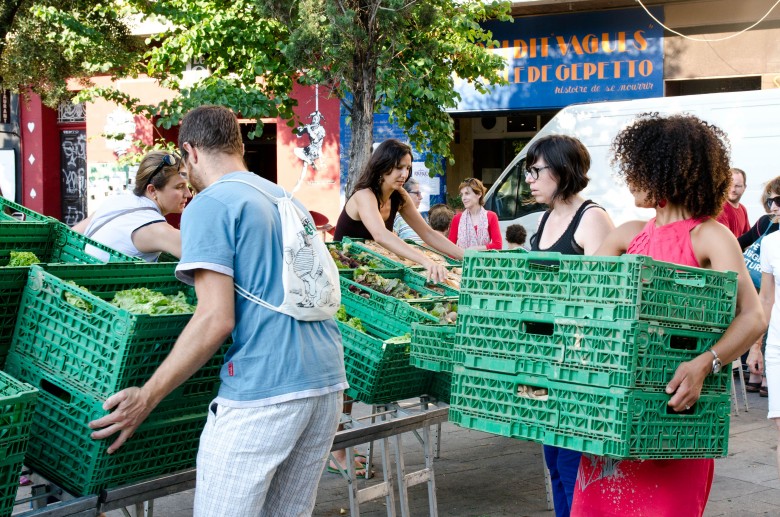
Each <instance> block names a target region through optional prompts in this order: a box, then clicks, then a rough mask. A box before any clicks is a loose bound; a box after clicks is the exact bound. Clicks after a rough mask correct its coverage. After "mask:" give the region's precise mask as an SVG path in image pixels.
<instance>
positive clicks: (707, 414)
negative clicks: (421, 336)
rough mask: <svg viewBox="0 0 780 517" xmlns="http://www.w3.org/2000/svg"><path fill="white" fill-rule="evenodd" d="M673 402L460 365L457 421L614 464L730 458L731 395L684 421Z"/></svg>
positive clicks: (454, 407) (714, 398)
mask: <svg viewBox="0 0 780 517" xmlns="http://www.w3.org/2000/svg"><path fill="white" fill-rule="evenodd" d="M521 390H522V392H523V393H529V392H535V393H537V398H530V397H528V396H523V395H521V394H520V393H521ZM544 390H546V392H545V391H544ZM669 398H670V396H669V395H667V394H665V393H664V392H662V391H656V392H646V391H642V390H636V389H621V388H593V387H590V386H583V385H579V384H570V383H564V382H556V381H550V380H548V379H546V378H544V377H541V376H533V375H522V374H519V375H507V374H500V373H494V372H485V371H480V370H470V369H467V368H465V367H463V366H460V365H456V366H455V368H454V371H453V382H452V395H451V399H450V420H452V421H453V422H455V423H457V424H458V425H461V426H463V427H468V428H471V429H477V430H480V431H485V432H489V433H493V434H499V435H502V436H508V437H512V438H520V439H525V440H531V441H536V442H539V443H543V444H546V445H556V446H561V447H566V448H569V449H573V450H579V451H581V452H586V453H590V454H596V455H600V456H610V457H614V458H636V459H680V458H715V457H720V456H723V455H725V454H726V452H727V451H728V431H729V413H730V411H731V405H730V404H731V401H730V395H729V394H728V393H724V394H719V395H703V396H702V397H701V398H700V399H699V401H698V402H697V403H696V404H694V406H693V407H692V408H691V410H690V411H687V412H685V413H674V412H672V411H671V410H670V409H669V408H668V406H667V402H668V401H669Z"/></svg>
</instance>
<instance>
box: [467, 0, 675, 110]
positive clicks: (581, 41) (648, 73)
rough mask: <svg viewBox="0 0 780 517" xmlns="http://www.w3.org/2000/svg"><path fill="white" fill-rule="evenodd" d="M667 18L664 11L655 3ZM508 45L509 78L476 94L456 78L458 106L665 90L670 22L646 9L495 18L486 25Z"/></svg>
mask: <svg viewBox="0 0 780 517" xmlns="http://www.w3.org/2000/svg"><path fill="white" fill-rule="evenodd" d="M650 11H651V12H652V13H653V16H655V17H656V18H658V19H659V20H662V21H663V9H662V8H651V9H650ZM482 25H483V27H484V28H485V29H488V30H490V31H491V32H492V33H493V38H494V39H495V40H496V41H498V42H499V43H500V44H501V47H500V48H494V49H492V51H493V52H494V53H496V54H498V55H500V56H502V57H503V58H504V60H505V62H506V67H505V68H504V78H505V79H506V80H507V82H508V84H507V85H504V86H493V87H491V88H490V93H488V94H486V95H483V94H480V93H477V92H476V90H475V89H474V87H473V85H472V84H469V83H467V82H465V81H460V80H456V83H455V90H456V91H457V92H458V93H460V95H461V101H460V103H459V105H458V107H457V108H455V109H454V110H452V111H454V112H469V111H495V110H521V109H522V110H528V109H545V108H561V107H563V106H568V105H570V104H574V103H581V102H599V101H607V100H628V99H639V98H647V97H662V96H663V75H664V70H663V68H664V67H663V58H664V50H663V43H664V39H663V27H661V26H660V25H658V24H657V23H656V22H655V21H654V20H653V19H652V18H650V17H649V16H648V15H647V13H646V12H645V11H644V10H643V9H640V8H630V9H615V10H607V11H600V12H585V13H576V14H562V15H549V16H526V17H522V18H516V19H515V20H514V23H510V22H501V21H496V20H491V21H487V22H485V23H483V24H482Z"/></svg>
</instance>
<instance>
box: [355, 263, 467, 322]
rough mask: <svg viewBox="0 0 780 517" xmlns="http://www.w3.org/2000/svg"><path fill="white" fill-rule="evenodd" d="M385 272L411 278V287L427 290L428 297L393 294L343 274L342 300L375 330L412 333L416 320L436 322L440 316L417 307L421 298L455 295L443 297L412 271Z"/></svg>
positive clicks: (408, 279) (432, 299)
mask: <svg viewBox="0 0 780 517" xmlns="http://www.w3.org/2000/svg"><path fill="white" fill-rule="evenodd" d="M382 276H384V277H385V278H398V279H402V280H403V281H405V282H408V283H409V285H410V287H412V288H413V289H415V290H417V291H419V292H421V294H424V295H425V298H419V299H415V300H401V299H398V298H393V297H392V296H389V295H386V294H383V293H380V292H378V291H375V290H373V289H371V288H369V287H366V286H363V285H360V284H358V283H357V282H354V281H353V280H351V279H349V278H346V277H344V276H341V277H340V281H341V303H342V304H344V306H345V307H346V308H347V312H349V313H350V314H351V315H353V316H355V317H358V318H360V319H361V320H363V325H364V326H365V327H366V328H368V329H370V330H371V331H372V332H375V333H376V332H379V333H382V334H385V335H390V336H400V335H403V334H408V333H411V331H412V327H411V324H412V323H413V322H415V321H430V322H431V323H436V322H438V321H439V318H437V317H436V316H433V315H431V314H428V313H426V312H425V311H422V310H420V309H418V308H416V306H415V304H416V303H417V302H420V303H422V302H433V301H437V300H442V299H453V297H449V298H446V297H442V296H440V295H439V293H437V292H435V291H428V290H427V289H425V288H424V287H419V286H418V285H413V284H412V283H413V282H414V283H419V282H420V278H421V277H420V275H415V274H414V273H413V272H411V271H397V272H394V273H386V274H383V275H382ZM423 280H424V278H423ZM411 302H414V303H411Z"/></svg>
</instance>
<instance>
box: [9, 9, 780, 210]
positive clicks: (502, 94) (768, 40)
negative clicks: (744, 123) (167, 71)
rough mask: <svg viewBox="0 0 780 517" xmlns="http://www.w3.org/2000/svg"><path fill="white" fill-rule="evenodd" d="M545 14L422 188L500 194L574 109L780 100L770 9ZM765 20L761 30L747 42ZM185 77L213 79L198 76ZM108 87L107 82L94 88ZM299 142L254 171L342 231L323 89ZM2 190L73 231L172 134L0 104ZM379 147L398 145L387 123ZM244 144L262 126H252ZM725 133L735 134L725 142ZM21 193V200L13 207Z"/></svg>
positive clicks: (504, 35)
mask: <svg viewBox="0 0 780 517" xmlns="http://www.w3.org/2000/svg"><path fill="white" fill-rule="evenodd" d="M642 4H643V5H644V6H645V7H646V8H647V9H645V8H644V7H643V6H637V3H636V2H635V1H630V0H573V1H560V0H536V1H533V2H527V1H516V2H514V3H513V15H514V17H515V21H514V23H498V22H487V23H486V26H488V27H489V28H490V29H491V30H492V31H493V33H494V36H495V38H496V39H497V40H499V41H500V42H501V47H500V48H499V49H496V50H495V51H496V52H498V53H500V54H501V55H502V56H503V57H504V59H505V60H506V62H507V67H506V69H505V72H504V75H505V78H506V80H507V85H505V86H501V87H497V88H495V89H494V90H493V91H492V92H491V94H489V95H484V96H480V95H474V94H473V92H470V91H469V90H468V87H467V85H458V91H459V93H460V94H461V96H462V101H461V103H460V105H459V107H458V108H457V110H454V111H453V112H452V113H451V116H452V117H453V119H454V122H455V127H456V132H455V138H454V141H453V144H452V150H453V154H454V157H455V163H454V165H452V166H448V167H447V170H446V173H445V174H444V176H442V177H437V178H428V176H427V171H426V170H425V169H424V167H423V166H422V159H421V158H420V157H416V165H417V166H416V167H415V175H416V176H417V177H418V178H419V179H421V180H422V183H423V188H424V191H425V192H426V194H429V196H430V197H428V198H426V199H425V200H424V206H425V205H427V204H429V203H432V202H439V201H443V200H446V199H448V198H449V199H450V200H452V199H453V198H454V197H456V196H457V186H458V184H459V183H460V181H461V180H462V179H463V178H466V177H476V178H480V179H482V181H483V182H484V183H485V184H486V185H487V186H490V185H491V184H492V182H493V181H495V179H496V178H497V177H498V175H499V174H500V173H501V171H502V170H503V169H504V167H505V166H506V164H508V163H509V161H510V160H511V158H512V157H513V156H514V155H515V154H516V153H517V152H518V150H519V149H521V148H522V146H523V145H524V144H525V143H526V142H527V141H528V140H530V138H531V137H533V135H534V134H535V133H536V132H537V131H538V130H539V129H540V128H541V127H542V126H543V125H544V124H545V122H546V121H548V120H549V119H550V118H552V117H553V116H554V115H555V113H557V112H558V111H559V110H560V109H561V108H563V107H565V106H567V105H569V104H572V103H575V102H594V101H605V100H625V99H632V98H641V97H651V96H671V95H689V94H697V93H708V92H721V91H737V90H751V89H768V88H780V45H778V41H780V10H778V9H775V10H774V11H771V12H769V14H768V15H766V14H767V12H768V11H769V10H770V8H771V7H772V4H774V1H772V0H742V1H740V2H734V1H733V0H666V1H664V0H646V1H644V2H642ZM765 15H766V17H765V18H764V19H763V20H762V21H761V22H760V23H759V24H757V25H756V26H755V27H753V28H751V29H750V30H748V31H746V32H743V33H739V32H740V31H742V30H743V29H745V28H747V27H749V26H751V25H753V24H754V23H755V22H756V21H758V20H759V19H761V18H762V17H763V16H765ZM188 73H192V74H199V73H204V72H203V70H202V69H200V68H199V67H198V65H197V64H193V65H192V66H191V70H190V71H189V72H188ZM95 79H96V82H97V83H98V84H99V85H106V84H108V82H109V79H108V78H95ZM114 85H115V86H116V87H118V88H119V89H120V90H121V91H124V92H126V93H129V94H131V95H132V96H134V97H138V98H140V99H141V101H142V102H159V101H160V100H163V99H165V98H168V97H169V96H171V95H173V93H172V92H170V91H165V90H163V89H162V88H160V87H159V86H158V85H157V84H156V83H155V82H154V81H152V80H151V79H147V78H143V77H142V78H138V79H132V80H130V79H128V80H122V81H118V82H117V83H115V84H114ZM294 96H295V97H296V98H297V99H298V101H299V106H298V108H297V110H298V111H297V115H298V117H299V119H300V120H301V121H302V122H303V124H305V126H303V127H300V128H298V129H296V130H293V129H292V128H290V127H288V126H287V125H286V121H284V120H276V119H269V120H264V121H263V122H264V130H263V134H262V136H261V137H259V138H255V139H249V138H248V137H245V146H246V160H247V163H248V166H249V169H250V170H252V171H254V172H256V173H257V174H259V175H261V176H264V177H266V178H268V179H269V180H271V181H275V182H277V183H279V184H280V185H282V186H284V187H286V188H288V189H291V188H293V187H294V186H295V185H296V184H298V183H299V182H300V184H301V188H300V190H299V191H298V193H297V194H296V195H297V197H298V198H300V199H301V200H302V201H303V202H304V203H305V204H306V205H307V207H308V208H309V209H310V210H315V211H317V212H320V213H322V214H324V215H325V216H326V217H328V218H329V219H330V221H331V222H333V221H335V219H336V217H337V215H338V212H339V210H340V205H341V202H342V201H343V197H341V195H342V194H343V193H342V192H341V190H342V187H341V185H342V184H343V180H344V174H345V173H346V171H345V169H346V167H345V165H344V160H345V156H346V153H347V149H348V145H349V139H350V128H349V127H348V126H347V125H346V121H345V117H344V115H343V113H340V105H339V101H338V100H337V99H334V98H330V97H329V96H328V95H327V92H325V91H321V90H320V89H318V88H315V87H312V88H302V87H298V88H296V90H295V92H294ZM2 101H3V103H2V111H0V115H2V118H0V188H2V190H3V194H4V195H5V196H6V197H9V198H11V197H13V198H14V199H15V200H16V201H18V202H21V203H22V204H24V205H25V206H28V207H30V208H32V209H34V210H37V211H40V212H43V213H45V214H47V215H51V216H54V217H57V218H59V219H62V220H63V221H65V222H67V223H71V224H72V223H74V222H76V221H77V220H79V219H81V218H83V217H85V216H86V215H87V214H88V213H90V212H91V211H92V210H94V209H95V208H96V207H97V206H98V205H99V204H100V203H101V202H102V201H103V200H105V199H106V198H107V197H108V196H110V195H111V194H112V193H114V192H117V191H121V190H123V189H126V188H128V187H129V188H132V187H131V183H132V178H133V176H134V170H133V169H132V168H131V167H127V166H120V165H119V164H118V160H119V158H120V157H121V156H122V155H123V154H124V153H126V152H128V150H129V149H130V148H131V147H132V143H133V141H135V140H142V141H145V142H151V141H152V139H153V138H154V137H155V136H158V137H160V136H161V137H163V138H166V139H168V140H171V141H174V142H175V141H176V137H177V130H176V129H175V128H172V129H171V130H163V129H161V128H158V127H156V126H155V125H154V124H153V123H152V122H151V121H148V120H145V119H143V118H140V117H134V116H132V115H131V114H129V113H127V112H126V111H124V110H123V109H121V108H120V107H118V106H117V105H114V104H112V103H109V102H106V101H96V102H93V103H89V104H87V105H78V106H64V107H62V108H61V109H60V110H52V109H49V108H47V107H45V106H43V105H42V104H41V102H40V99H38V98H37V97H35V96H31V97H30V98H29V99H18V98H16V97H15V96H11V95H3V96H2ZM376 120H377V123H376V131H375V140H376V141H377V142H379V141H381V140H383V139H384V138H387V137H401V138H403V134H402V133H400V132H399V131H398V130H397V128H393V127H391V126H390V125H389V124H387V121H386V117H385V119H383V118H382V115H378V116H377V119H376ZM242 129H243V131H244V133H245V135H247V134H248V133H249V132H250V131H252V130H254V129H255V128H254V126H253V124H252V123H251V121H242ZM724 129H725V130H726V131H728V128H724ZM10 192H13V194H10Z"/></svg>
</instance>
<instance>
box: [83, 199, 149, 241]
mask: <svg viewBox="0 0 780 517" xmlns="http://www.w3.org/2000/svg"><path fill="white" fill-rule="evenodd" d="M141 210H151V211H153V212H157V213H159V212H158V211H157V210H156V209H154V208H152V207H150V206H141V207H138V208H128V209H127V210H122V211H120V212H117V213H115V214H114V215H112V216H111V217H109V218H108V219H106V220H105V221H103V222H101V223H100V224H99V225H97V226H96V227H94V228H87V230H86V231H85V232H84V236H85V237H92V236H93V235H95V234H96V233H97V232H98V230H100V229H101V228H103V227H104V226H105V225H107V224H108V223H110V222H111V221H113V220H114V219H116V218H117V217H121V216H123V215H125V214H129V213H132V212H138V211H141Z"/></svg>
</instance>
